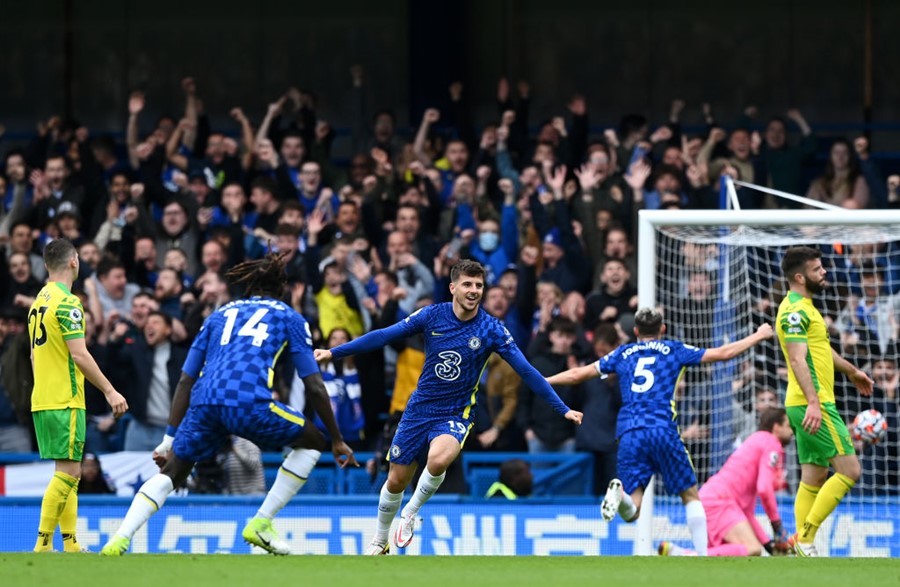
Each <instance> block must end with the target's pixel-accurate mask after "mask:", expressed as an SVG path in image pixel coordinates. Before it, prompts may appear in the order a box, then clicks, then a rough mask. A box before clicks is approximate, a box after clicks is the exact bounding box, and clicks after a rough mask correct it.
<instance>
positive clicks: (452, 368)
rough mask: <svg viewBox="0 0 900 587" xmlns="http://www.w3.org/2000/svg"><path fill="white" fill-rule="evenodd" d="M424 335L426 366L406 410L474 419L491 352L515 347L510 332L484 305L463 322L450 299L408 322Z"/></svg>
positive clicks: (412, 413) (416, 315) (500, 352)
mask: <svg viewBox="0 0 900 587" xmlns="http://www.w3.org/2000/svg"><path fill="white" fill-rule="evenodd" d="M402 323H404V324H405V325H406V327H407V328H409V329H410V331H411V333H412V332H421V333H422V334H423V335H424V337H425V365H424V367H423V368H422V374H421V375H420V376H419V382H418V385H417V387H416V391H415V393H413V394H412V396H411V397H410V399H409V403H408V404H407V406H406V412H407V413H409V415H410V416H415V415H419V416H424V417H430V416H443V415H448V416H449V415H460V414H461V415H462V417H463V418H469V417H471V415H472V414H471V410H472V408H473V407H474V405H475V392H476V390H477V388H478V382H479V381H480V379H481V374H482V372H483V371H484V368H485V365H486V364H487V360H488V358H489V357H490V356H491V353H493V352H497V353H499V354H500V355H501V356H504V355H505V354H506V351H507V350H510V349H511V348H513V347H515V342H514V341H513V339H512V336H511V335H510V334H509V331H508V330H506V328H505V327H504V326H503V325H502V324H501V323H500V322H499V321H498V320H497V319H496V318H494V317H493V316H491V315H490V314H488V313H487V312H485V311H484V310H483V309H480V308H479V310H478V314H477V315H476V316H475V317H474V318H472V319H471V320H467V321H465V322H464V321H462V320H460V319H459V318H457V317H456V314H454V313H453V305H452V304H450V303H446V304H437V305H433V306H428V307H426V308H422V309H421V310H419V311H418V312H415V313H414V314H412V315H410V316H409V317H407V318H405V319H404V320H403V322H402Z"/></svg>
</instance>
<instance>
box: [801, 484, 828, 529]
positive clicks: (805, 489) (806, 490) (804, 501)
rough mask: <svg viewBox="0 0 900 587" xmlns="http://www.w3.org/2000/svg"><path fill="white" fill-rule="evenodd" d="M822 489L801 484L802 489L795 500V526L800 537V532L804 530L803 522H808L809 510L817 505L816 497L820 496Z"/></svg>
mask: <svg viewBox="0 0 900 587" xmlns="http://www.w3.org/2000/svg"><path fill="white" fill-rule="evenodd" d="M820 489H822V488H821V487H815V486H814V485H807V484H806V483H804V482H803V481H801V482H800V487H798V488H797V496H796V497H795V498H794V524H795V527H796V528H797V534H798V535H799V534H800V530H801V529H803V522H805V521H806V516H808V515H809V510H811V509H812V506H813V504H814V503H816V496H817V495H819V490H820Z"/></svg>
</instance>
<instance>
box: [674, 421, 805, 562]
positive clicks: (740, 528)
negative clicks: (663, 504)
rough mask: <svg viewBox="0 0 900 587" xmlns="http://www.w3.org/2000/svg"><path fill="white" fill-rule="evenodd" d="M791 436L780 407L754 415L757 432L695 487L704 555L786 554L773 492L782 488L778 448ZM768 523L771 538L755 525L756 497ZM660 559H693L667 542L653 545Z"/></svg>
mask: <svg viewBox="0 0 900 587" xmlns="http://www.w3.org/2000/svg"><path fill="white" fill-rule="evenodd" d="M793 436H794V433H793V431H792V430H791V426H790V423H789V422H788V417H787V413H786V412H785V410H784V408H769V409H767V410H765V411H764V412H763V413H762V414H761V415H760V421H759V430H758V431H757V432H755V433H753V434H751V435H750V437H749V438H747V440H746V441H744V443H743V444H742V445H741V446H740V448H738V449H737V450H736V451H735V452H734V453H733V454H732V455H731V456H730V457H728V460H727V461H726V462H725V465H724V466H723V467H722V469H721V470H720V471H719V472H718V473H716V474H715V475H713V476H712V477H710V478H709V480H708V481H707V482H706V483H705V484H704V485H703V487H701V488H700V502H701V503H702V504H703V509H704V510H706V519H707V532H708V535H709V556H760V555H761V554H763V549H765V550H766V551H769V552H770V553H771V552H772V551H773V550H775V549H778V550H781V551H786V550H787V548H786V546H787V533H786V531H785V529H784V526H783V524H782V523H781V516H780V515H779V513H778V503H777V501H776V499H775V492H776V491H777V490H778V489H781V488H782V487H783V486H784V447H785V446H786V445H787V444H788V443H789V442H790V441H791V438H793ZM757 497H759V499H760V501H761V502H762V505H763V509H764V510H765V512H766V515H767V516H768V517H769V520H770V521H771V522H772V530H773V533H774V535H775V537H774V539H770V538H769V535H768V533H767V532H766V531H765V530H764V529H763V528H762V526H760V524H759V522H758V521H757V520H756V516H755V510H756V498H757ZM659 553H660V554H663V555H674V556H679V555H682V556H684V555H694V554H695V553H694V552H693V551H692V550H689V549H687V548H681V547H679V546H676V545H674V544H672V543H670V542H663V543H662V544H660V546H659Z"/></svg>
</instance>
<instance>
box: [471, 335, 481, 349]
mask: <svg viewBox="0 0 900 587" xmlns="http://www.w3.org/2000/svg"><path fill="white" fill-rule="evenodd" d="M469 348H470V349H472V350H473V351H474V350H477V349H479V348H481V339H480V338H478V337H477V336H473V337H472V338H470V339H469Z"/></svg>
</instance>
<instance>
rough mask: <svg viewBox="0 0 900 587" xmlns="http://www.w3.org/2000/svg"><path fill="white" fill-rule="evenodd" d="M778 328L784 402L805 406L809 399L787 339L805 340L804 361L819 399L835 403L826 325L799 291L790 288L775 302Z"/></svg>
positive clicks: (832, 371)
mask: <svg viewBox="0 0 900 587" xmlns="http://www.w3.org/2000/svg"><path fill="white" fill-rule="evenodd" d="M775 323H776V324H777V328H778V342H779V344H780V345H781V352H782V353H784V360H785V362H786V363H787V367H788V388H787V397H786V398H785V400H784V405H785V406H805V405H806V404H807V403H808V402H807V401H806V396H804V395H803V390H801V389H800V385H799V384H798V383H797V377H796V376H795V375H794V371H793V370H792V369H791V365H790V360H789V359H788V353H787V343H789V342H804V343H806V365H807V367H809V374H810V376H811V377H812V382H813V386H814V387H815V388H816V393H817V394H818V396H819V402H820V403H822V404H825V403H834V359H833V357H832V356H831V343H830V342H829V340H828V327H827V326H825V320H823V319H822V315H821V314H819V311H818V310H817V309H816V307H815V306H813V303H812V300H811V299H809V298H805V297H803V296H801V295H800V294H797V293H794V292H789V293H788V295H787V297H786V298H784V300H782V302H781V305H780V306H778V316H777V318H776V319H775Z"/></svg>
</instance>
